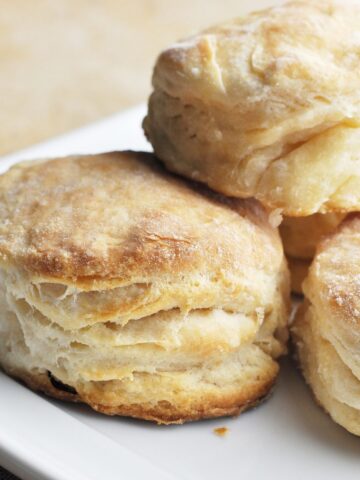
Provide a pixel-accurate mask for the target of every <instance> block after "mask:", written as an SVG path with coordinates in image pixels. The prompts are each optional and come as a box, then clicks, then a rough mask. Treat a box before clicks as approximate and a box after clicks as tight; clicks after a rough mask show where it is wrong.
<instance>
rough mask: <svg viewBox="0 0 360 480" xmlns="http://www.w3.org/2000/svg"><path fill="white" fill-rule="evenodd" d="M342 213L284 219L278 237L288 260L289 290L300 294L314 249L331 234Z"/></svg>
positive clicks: (342, 216)
mask: <svg viewBox="0 0 360 480" xmlns="http://www.w3.org/2000/svg"><path fill="white" fill-rule="evenodd" d="M345 216H346V214H343V213H326V214H321V213H315V214H314V215H310V216H309V217H284V219H283V221H282V222H281V224H280V227H279V230H280V236H281V239H282V241H283V245H284V251H285V254H286V256H287V259H288V265H289V269H290V275H291V290H292V291H293V292H294V293H297V294H301V293H302V287H301V284H302V282H303V280H304V279H305V277H306V275H307V271H308V268H309V265H310V263H311V261H312V259H313V257H314V255H315V251H316V247H317V245H318V244H319V242H320V241H321V239H322V238H323V237H325V236H326V235H329V234H330V233H332V232H333V231H334V230H335V229H336V227H337V226H338V225H339V224H340V223H341V222H342V220H343V219H344V217H345Z"/></svg>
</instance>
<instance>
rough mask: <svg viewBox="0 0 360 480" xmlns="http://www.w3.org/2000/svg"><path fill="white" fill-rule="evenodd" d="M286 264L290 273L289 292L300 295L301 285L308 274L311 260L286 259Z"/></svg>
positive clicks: (301, 292) (301, 291)
mask: <svg viewBox="0 0 360 480" xmlns="http://www.w3.org/2000/svg"><path fill="white" fill-rule="evenodd" d="M287 263H288V267H289V271H290V284H291V292H292V293H294V294H296V295H302V294H303V290H302V284H303V281H304V280H305V278H306V276H307V274H308V271H309V267H310V265H311V260H307V259H304V258H293V257H287Z"/></svg>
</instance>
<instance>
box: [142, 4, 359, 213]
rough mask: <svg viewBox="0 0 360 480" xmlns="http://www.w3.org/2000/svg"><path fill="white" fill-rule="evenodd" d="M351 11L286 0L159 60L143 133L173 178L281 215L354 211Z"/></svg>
mask: <svg viewBox="0 0 360 480" xmlns="http://www.w3.org/2000/svg"><path fill="white" fill-rule="evenodd" d="M359 24H360V8H359V7H356V6H345V5H344V4H342V3H341V2H338V3H337V4H336V3H334V2H331V1H321V0H320V1H314V2H311V1H295V2H290V3H287V4H285V5H283V6H280V7H275V8H272V9H268V10H263V11H260V12H255V13H253V14H250V15H249V16H247V17H244V18H239V19H235V20H233V21H229V22H227V23H223V24H221V25H218V26H215V27H213V28H209V29H208V30H205V31H204V32H202V33H200V34H198V35H195V36H193V37H191V38H189V39H187V40H184V41H181V42H179V43H177V44H175V45H173V46H171V47H170V48H168V49H167V50H165V51H164V52H162V53H161V55H160V56H159V58H158V60H157V63H156V66H155V70H154V75H153V86H154V91H153V94H152V96H151V98H150V100H149V110H148V115H147V117H146V119H145V121H144V129H145V132H146V134H147V136H148V138H149V140H150V142H151V143H152V145H153V146H154V149H155V152H156V154H157V155H158V157H159V158H160V159H161V160H162V161H163V162H164V163H165V165H166V166H167V167H168V168H169V169H171V170H173V171H175V172H178V173H181V174H182V175H185V176H187V177H190V178H193V179H196V180H199V181H201V182H204V183H206V184H208V185H209V186H210V187H212V188H213V189H214V190H216V191H219V192H221V193H223V194H226V195H229V196H234V197H241V198H247V197H255V198H257V199H258V200H260V202H262V203H263V204H264V205H265V206H266V207H268V208H271V209H281V210H282V213H283V214H284V215H285V216H308V215H312V214H314V213H317V212H320V213H327V212H347V211H356V210H358V209H359V207H360V170H359V165H360V154H359V152H360V128H359V127H360V121H359V117H360V93H359V92H360V88H359V87H360V72H359V68H358V65H359V61H360V49H359V35H358V31H359Z"/></svg>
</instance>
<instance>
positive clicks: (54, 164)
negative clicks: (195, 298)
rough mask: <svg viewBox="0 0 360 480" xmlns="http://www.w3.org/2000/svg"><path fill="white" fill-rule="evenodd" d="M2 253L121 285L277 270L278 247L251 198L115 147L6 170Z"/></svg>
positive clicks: (49, 271)
mask: <svg viewBox="0 0 360 480" xmlns="http://www.w3.org/2000/svg"><path fill="white" fill-rule="evenodd" d="M0 258H1V260H2V263H3V264H4V265H5V266H6V265H7V264H14V265H15V266H20V267H23V268H25V269H26V270H28V271H29V272H30V273H32V274H38V275H41V276H45V277H55V278H59V277H62V278H70V279H72V280H79V281H80V280H81V279H85V280H86V279H89V280H94V279H96V278H99V279H100V280H101V279H109V280H110V279H118V280H119V281H120V283H124V284H125V283H129V282H134V281H135V282H136V281H147V280H149V279H150V278H152V277H158V278H157V280H161V278H162V279H163V280H164V281H166V278H171V277H174V276H179V275H183V274H186V273H189V272H194V271H197V272H200V273H202V274H203V275H204V276H206V275H210V273H209V272H213V271H214V270H217V271H221V270H226V271H227V273H230V274H232V273H233V274H234V275H239V272H241V271H242V270H243V269H246V268H255V269H259V270H260V269H265V270H267V271H269V272H276V270H277V269H279V265H280V264H281V262H282V248H281V244H280V241H279V237H278V234H277V231H276V230H275V229H273V228H272V227H271V226H270V225H269V224H268V222H267V216H266V214H265V212H264V211H263V209H262V208H261V207H260V206H259V204H258V203H257V202H256V201H252V200H251V201H239V200H231V199H225V198H224V197H221V196H219V195H216V194H213V193H210V192H209V191H207V190H205V189H202V188H201V187H198V186H197V185H193V184H188V183H185V182H184V181H182V180H180V179H179V178H177V177H175V176H173V175H170V174H167V173H166V172H165V171H164V170H163V169H162V168H161V167H160V166H158V165H157V163H156V161H155V159H154V157H153V156H152V155H151V154H146V153H134V152H122V153H120V152H117V153H115V152H114V153H107V154H101V155H94V156H74V157H67V158H60V159H55V160H51V161H44V162H29V163H22V164H18V165H16V166H14V167H13V168H11V169H10V170H9V171H8V172H7V173H5V174H4V175H2V176H1V177H0ZM85 280H84V281H85Z"/></svg>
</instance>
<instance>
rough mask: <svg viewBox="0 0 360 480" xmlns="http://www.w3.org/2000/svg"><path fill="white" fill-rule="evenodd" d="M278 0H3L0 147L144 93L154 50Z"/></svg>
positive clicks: (25, 142) (12, 146) (92, 116)
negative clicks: (213, 24)
mask: <svg viewBox="0 0 360 480" xmlns="http://www.w3.org/2000/svg"><path fill="white" fill-rule="evenodd" d="M274 3H281V0H255V1H249V0H218V1H215V0H181V1H176V0H102V1H101V0H0V35H1V36H0V72H1V73H0V125H1V128H0V155H1V154H6V153H9V152H12V151H15V150H19V149H21V148H24V147H26V146H29V145H31V144H34V143H36V142H39V141H41V140H44V139H46V138H48V137H51V136H54V135H57V134H60V133H63V132H65V131H67V130H71V129H73V128H76V127H79V126H81V125H84V124H86V123H89V122H92V121H94V120H96V119H99V118H101V117H104V116H106V115H109V114H111V113H114V112H116V111H118V110H121V109H123V108H126V107H128V106H130V105H133V104H136V103H138V102H141V101H144V100H145V99H146V97H147V95H148V93H149V91H150V77H151V69H152V66H153V64H154V61H155V58H156V55H157V53H158V52H159V51H160V49H161V48H163V47H165V46H167V45H168V44H169V43H171V42H173V41H175V40H176V39H178V38H180V37H183V36H185V35H188V34H190V33H193V32H195V31H196V30H198V29H199V28H202V27H206V26H208V25H209V24H212V23H216V22H219V21H221V20H224V19H227V18H231V17H233V16H237V15H240V14H242V13H244V12H246V11H249V10H251V9H254V8H261V7H264V6H267V5H271V4H274Z"/></svg>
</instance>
